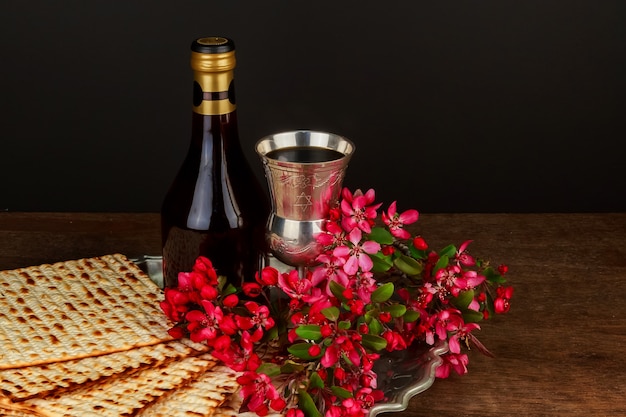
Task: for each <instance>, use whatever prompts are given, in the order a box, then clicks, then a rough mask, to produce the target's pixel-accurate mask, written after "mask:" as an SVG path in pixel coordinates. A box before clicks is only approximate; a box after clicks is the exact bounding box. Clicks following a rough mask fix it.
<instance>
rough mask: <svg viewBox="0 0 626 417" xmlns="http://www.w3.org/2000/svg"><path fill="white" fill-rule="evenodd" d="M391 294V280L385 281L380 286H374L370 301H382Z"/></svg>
mask: <svg viewBox="0 0 626 417" xmlns="http://www.w3.org/2000/svg"><path fill="white" fill-rule="evenodd" d="M392 295H393V284H392V283H391V282H387V283H385V284H383V285H381V286H380V287H378V288H376V290H374V292H373V293H372V302H373V303H384V302H385V301H387V300H388V299H389V298H391V296H392Z"/></svg>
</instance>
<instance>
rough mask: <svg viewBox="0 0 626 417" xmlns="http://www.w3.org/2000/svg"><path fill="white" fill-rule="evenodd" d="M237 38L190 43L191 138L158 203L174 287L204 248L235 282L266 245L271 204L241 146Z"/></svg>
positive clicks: (253, 266)
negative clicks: (237, 89) (238, 117)
mask: <svg viewBox="0 0 626 417" xmlns="http://www.w3.org/2000/svg"><path fill="white" fill-rule="evenodd" d="M235 64H236V61H235V44H234V42H233V41H232V40H231V39H227V38H223V37H207V38H200V39H197V40H195V41H193V42H192V44H191V67H192V69H193V74H194V82H193V107H192V108H193V112H192V128H191V143H190V146H189V150H188V152H187V155H186V157H185V159H184V161H183V164H182V166H181V168H180V170H179V172H178V174H177V175H176V177H175V179H174V181H173V183H172V185H171V187H170V189H169V191H168V192H167V194H166V196H165V198H164V200H163V205H162V208H161V234H162V244H163V278H164V282H165V286H167V287H175V286H176V285H177V283H178V273H179V272H181V271H190V270H191V268H192V267H193V264H194V262H195V260H196V258H197V257H198V256H199V255H203V256H206V257H208V258H209V259H210V260H211V261H212V263H213V265H214V267H215V269H216V270H217V273H218V275H223V276H226V277H227V278H228V280H229V282H231V283H232V284H233V285H235V286H240V285H241V284H242V283H243V282H244V281H250V280H254V274H255V273H256V272H257V271H258V270H259V267H260V266H261V265H262V260H263V256H264V254H265V253H266V252H267V250H266V243H265V225H266V221H267V216H268V214H269V203H268V199H267V196H266V195H265V192H264V190H263V188H262V187H261V185H260V182H259V181H258V179H257V178H256V176H255V175H254V172H253V171H252V169H251V167H250V165H249V163H248V161H247V160H246V158H245V155H244V153H243V151H242V148H241V144H240V141H239V134H238V129H237V112H236V104H235V103H236V101H235V87H234V77H233V75H234V69H235Z"/></svg>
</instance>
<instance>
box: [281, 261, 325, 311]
mask: <svg viewBox="0 0 626 417" xmlns="http://www.w3.org/2000/svg"><path fill="white" fill-rule="evenodd" d="M311 277H312V275H311V273H310V272H309V273H307V276H305V277H304V278H300V276H299V274H298V270H297V269H293V270H291V271H290V272H286V273H284V274H280V275H279V277H278V287H279V288H280V289H281V290H283V292H284V293H285V294H287V295H288V296H289V297H291V298H292V299H296V300H302V301H304V302H305V303H309V304H312V303H315V302H318V301H321V300H323V299H324V298H325V295H324V294H322V290H320V289H319V288H316V287H313V283H312V282H311Z"/></svg>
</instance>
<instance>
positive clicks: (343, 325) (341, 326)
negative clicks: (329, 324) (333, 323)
mask: <svg viewBox="0 0 626 417" xmlns="http://www.w3.org/2000/svg"><path fill="white" fill-rule="evenodd" d="M337 327H339V329H340V330H348V329H349V328H350V327H352V323H351V322H350V320H343V321H340V322H339V323H338V324H337Z"/></svg>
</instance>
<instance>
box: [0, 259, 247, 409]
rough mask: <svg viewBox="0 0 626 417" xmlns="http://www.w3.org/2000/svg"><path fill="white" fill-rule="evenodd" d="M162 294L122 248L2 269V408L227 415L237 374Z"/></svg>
mask: <svg viewBox="0 0 626 417" xmlns="http://www.w3.org/2000/svg"><path fill="white" fill-rule="evenodd" d="M161 300H162V292H161V290H160V289H159V288H158V287H157V286H156V284H154V283H153V282H152V281H151V280H150V278H149V277H148V276H147V275H146V274H145V273H143V272H142V271H141V270H140V269H139V268H138V267H137V266H136V265H135V264H133V263H132V262H130V261H129V260H128V259H127V258H126V257H125V256H123V255H107V256H102V257H99V258H90V259H81V260H77V261H67V262H60V263H57V264H54V265H41V266H39V267H29V268H23V269H17V270H13V271H1V272H0V416H24V417H26V416H40V417H41V416H43V417H73V416H76V417H89V416H111V417H119V416H127V415H136V416H145V417H152V416H164V417H165V416H167V417H176V416H179V415H180V416H188V415H193V416H213V415H217V416H219V415H224V413H226V414H228V413H229V412H230V410H231V409H232V404H231V405H227V404H224V407H225V408H224V409H220V408H219V407H220V406H221V405H222V404H223V403H225V402H226V401H227V400H230V399H231V397H237V395H235V396H233V393H234V392H235V391H236V390H237V383H236V375H235V374H234V373H233V372H231V371H230V370H229V369H228V368H226V367H224V366H223V365H218V364H217V363H216V361H215V360H214V359H213V358H212V357H211V356H210V355H209V354H208V353H206V352H207V348H206V346H204V345H202V344H197V343H193V342H191V341H189V340H173V339H172V338H171V337H170V336H169V334H168V333H167V330H168V329H169V328H170V327H171V325H172V324H171V323H170V322H169V321H168V320H167V318H166V316H165V315H164V314H163V313H162V312H161V310H160V307H159V302H160V301H161ZM233 401H234V400H233Z"/></svg>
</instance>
